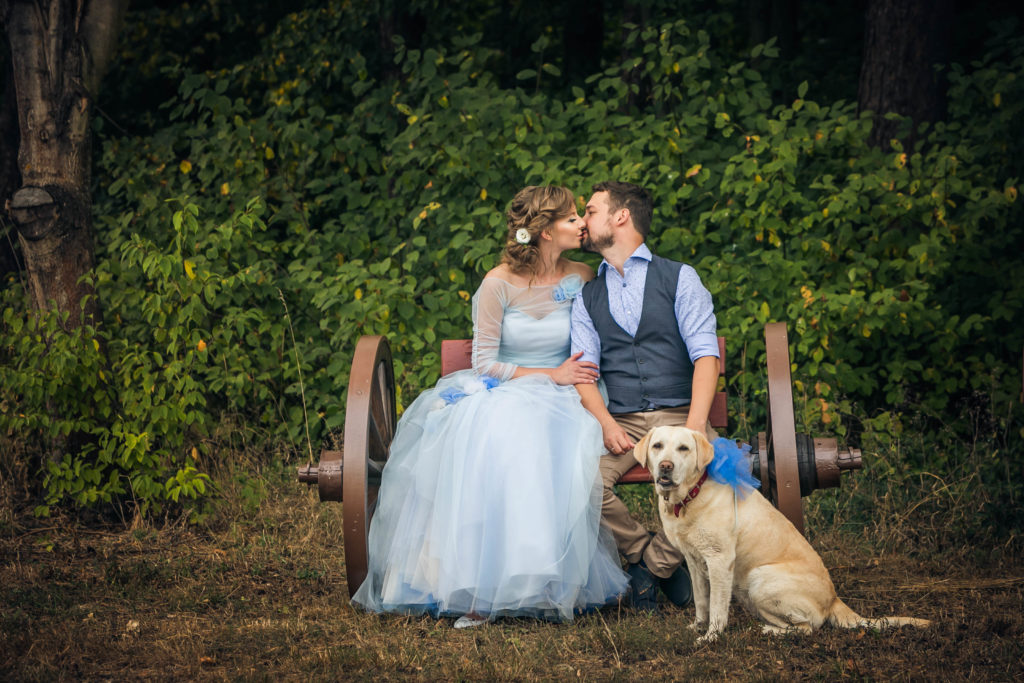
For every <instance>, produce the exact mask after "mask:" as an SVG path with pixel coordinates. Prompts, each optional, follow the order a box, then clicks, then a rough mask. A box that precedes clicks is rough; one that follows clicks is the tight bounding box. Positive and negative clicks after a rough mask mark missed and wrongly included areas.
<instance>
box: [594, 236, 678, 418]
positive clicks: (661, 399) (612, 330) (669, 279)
mask: <svg viewBox="0 0 1024 683" xmlns="http://www.w3.org/2000/svg"><path fill="white" fill-rule="evenodd" d="M682 265H683V264H681V263H677V262H675V261H670V260H668V259H663V258H661V257H659V256H654V257H653V259H652V260H651V263H650V264H649V265H648V267H647V281H646V283H645V284H644V298H643V311H642V312H641V314H640V325H639V326H638V327H637V329H636V337H631V336H629V333H628V332H626V331H625V330H623V329H622V328H621V327H619V324H618V323H617V322H615V319H614V318H612V314H611V310H610V309H609V307H608V285H607V283H606V282H605V276H604V274H603V273H602V274H601V275H600V276H598V277H596V278H594V279H593V280H591V281H590V282H588V283H587V284H586V285H584V287H583V303H584V305H585V306H586V308H587V313H589V314H590V319H591V320H593V321H594V328H595V329H596V330H597V334H598V336H599V337H600V338H601V377H602V378H604V382H605V386H606V388H607V389H608V411H609V412H610V413H613V414H617V413H634V412H638V411H641V410H645V409H649V408H652V407H656V408H673V407H676V406H682V405H687V404H689V403H690V391H691V385H692V382H693V363H692V362H691V361H690V354H689V351H687V348H686V343H685V342H684V341H683V339H682V337H680V336H679V323H678V322H677V321H676V313H675V299H676V285H677V283H678V281H679V269H680V268H681V267H682Z"/></svg>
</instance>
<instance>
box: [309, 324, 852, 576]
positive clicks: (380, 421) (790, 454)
mask: <svg viewBox="0 0 1024 683" xmlns="http://www.w3.org/2000/svg"><path fill="white" fill-rule="evenodd" d="M718 349H719V353H720V356H719V358H720V362H719V375H720V376H721V375H724V374H725V343H724V340H723V339H722V338H721V337H719V339H718ZM765 351H766V361H765V374H766V377H767V386H766V389H767V391H766V397H767V401H768V424H767V428H766V430H765V431H763V432H759V433H758V434H757V439H756V443H754V444H752V446H753V450H752V455H753V456H754V463H753V464H754V476H756V477H757V478H758V479H759V480H760V482H761V492H762V493H763V494H764V495H765V496H766V497H767V498H768V500H770V501H771V502H772V503H773V504H774V505H775V506H776V507H777V508H778V509H779V510H780V511H781V512H782V513H783V514H784V515H785V516H786V518H787V519H789V520H790V521H791V522H792V523H793V525H794V526H795V527H796V528H797V529H798V530H799V531H800V532H801V533H802V532H803V510H802V507H801V503H800V497H801V496H806V495H808V494H810V493H811V492H812V491H814V490H815V489H819V488H829V487H834V486H839V474H840V472H842V471H844V470H853V469H859V468H860V451H859V450H857V449H855V448H851V449H848V450H843V449H840V448H839V447H838V445H837V441H836V439H834V438H830V437H825V438H811V437H810V436H808V435H806V434H797V433H796V425H795V420H794V411H793V386H792V382H791V379H790V362H789V341H788V336H787V332H786V326H785V324H784V323H769V324H768V325H767V326H766V327H765ZM441 357H442V360H441V368H442V373H443V374H448V373H450V372H454V371H455V370H458V369H463V368H469V367H471V365H472V363H471V358H472V342H471V341H470V340H466V339H458V340H451V341H443V342H442V343H441ZM395 408H396V406H395V375H394V365H393V363H392V359H391V346H390V345H389V344H388V341H387V339H386V338H385V337H382V336H364V337H360V338H359V341H358V342H357V343H356V349H355V353H354V354H353V357H352V372H351V374H350V376H349V384H348V396H347V400H346V404H345V446H344V449H343V450H324V451H322V452H321V453H320V461H319V462H318V463H317V464H316V465H314V464H313V463H312V462H310V463H309V464H307V465H305V466H304V467H299V468H298V473H297V474H298V479H299V481H301V482H305V483H307V484H314V485H316V486H317V489H318V492H319V495H320V500H321V501H341V503H342V505H343V508H342V516H343V526H342V535H343V537H344V542H345V571H346V578H347V582H348V590H349V594H350V595H352V594H354V593H355V592H356V589H358V588H359V585H360V584H361V583H362V582H363V580H364V579H365V578H366V570H367V566H368V556H367V551H368V542H369V538H368V537H369V531H370V521H371V520H372V518H373V512H374V509H375V508H376V503H377V492H378V490H379V489H380V483H381V473H382V472H383V470H384V465H385V464H386V462H387V459H388V455H389V454H390V450H391V441H392V439H393V438H394V435H395V429H396V427H397V425H398V419H397V415H396V410H395ZM726 408H727V406H726V396H725V392H724V391H720V392H718V393H717V394H716V395H715V399H714V402H713V404H712V407H711V413H710V416H709V421H710V422H711V426H713V427H714V428H715V429H717V430H720V431H721V432H722V433H723V434H724V433H725V429H726V427H727V425H728V416H727V413H726ZM649 481H651V476H650V473H649V472H647V470H645V469H643V468H642V467H640V466H639V465H638V466H636V467H634V468H633V469H632V470H630V471H629V472H627V473H626V475H625V476H624V477H623V478H622V479H621V480H620V483H639V482H649Z"/></svg>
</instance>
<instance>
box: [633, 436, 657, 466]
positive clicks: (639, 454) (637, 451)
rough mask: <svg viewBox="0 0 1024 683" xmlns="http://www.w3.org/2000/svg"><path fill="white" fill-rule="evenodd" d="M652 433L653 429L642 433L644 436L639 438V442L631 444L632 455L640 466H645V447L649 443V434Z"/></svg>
mask: <svg viewBox="0 0 1024 683" xmlns="http://www.w3.org/2000/svg"><path fill="white" fill-rule="evenodd" d="M653 433H654V430H653V429H652V430H651V431H649V432H647V433H646V434H644V438H642V439H640V443H638V444H637V445H635V446H633V457H634V458H636V461H637V462H638V463H640V466H641V467H647V447H648V446H650V444H651V434H653Z"/></svg>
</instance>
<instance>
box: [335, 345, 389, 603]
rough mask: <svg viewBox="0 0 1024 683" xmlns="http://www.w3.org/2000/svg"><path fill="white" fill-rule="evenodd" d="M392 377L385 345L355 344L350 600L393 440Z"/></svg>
mask: <svg viewBox="0 0 1024 683" xmlns="http://www.w3.org/2000/svg"><path fill="white" fill-rule="evenodd" d="M394 396H395V375H394V367H393V365H392V362H391V347H390V346H389V345H388V342H387V339H385V338H384V337H379V336H366V337H361V338H360V339H359V343H358V344H356V352H355V356H353V358H352V374H351V376H350V377H349V385H348V403H347V404H346V412H345V477H344V482H343V497H342V499H343V500H342V505H343V509H342V514H343V515H344V532H343V533H344V537H345V570H346V575H347V580H348V592H349V595H354V594H355V592H356V590H357V589H358V588H359V586H360V585H361V584H362V583H363V580H364V579H366V568H367V559H368V558H367V550H368V542H369V532H370V521H371V519H372V517H373V511H374V508H375V507H376V502H377V492H378V489H379V488H380V471H381V469H383V467H384V464H385V462H386V461H387V457H388V452H389V450H390V448H391V440H392V438H393V436H394V425H395V423H396V419H395V400H394Z"/></svg>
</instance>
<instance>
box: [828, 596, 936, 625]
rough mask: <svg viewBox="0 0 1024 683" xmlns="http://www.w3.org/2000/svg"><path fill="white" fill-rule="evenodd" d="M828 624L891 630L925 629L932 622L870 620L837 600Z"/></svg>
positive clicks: (906, 619) (898, 618)
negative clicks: (893, 628) (904, 628)
mask: <svg viewBox="0 0 1024 683" xmlns="http://www.w3.org/2000/svg"><path fill="white" fill-rule="evenodd" d="M826 621H828V623H830V624H832V625H833V626H838V627H840V628H862V627H863V628H878V629H882V628H891V627H893V626H918V627H920V628H925V627H927V626H929V625H931V623H932V622H930V621H928V620H927V619H915V618H914V617H879V618H878V619H868V618H866V617H862V616H861V615H859V614H857V613H856V612H854V611H853V610H852V609H850V608H849V607H848V606H847V605H846V603H845V602H843V601H842V600H840V599H839V598H836V599H835V600H833V601H832V607H831V609H829V612H828V619H826Z"/></svg>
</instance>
